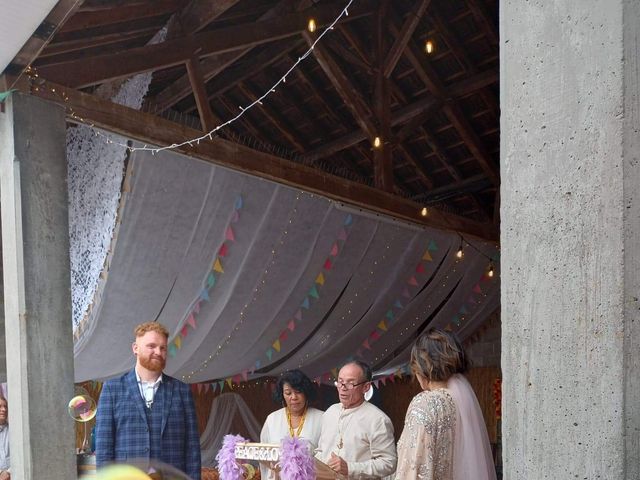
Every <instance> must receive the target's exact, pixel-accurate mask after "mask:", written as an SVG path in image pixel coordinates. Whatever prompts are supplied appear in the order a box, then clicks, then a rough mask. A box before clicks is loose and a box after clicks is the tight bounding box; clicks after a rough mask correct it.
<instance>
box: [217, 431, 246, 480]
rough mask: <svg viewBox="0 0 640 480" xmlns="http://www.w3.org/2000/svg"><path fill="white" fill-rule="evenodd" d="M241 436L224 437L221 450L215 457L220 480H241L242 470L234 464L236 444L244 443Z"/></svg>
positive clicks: (237, 464) (236, 463)
mask: <svg viewBox="0 0 640 480" xmlns="http://www.w3.org/2000/svg"><path fill="white" fill-rule="evenodd" d="M246 442H247V440H245V439H244V438H242V436H241V435H225V436H224V438H223V440H222V448H221V449H220V451H219V452H218V454H217V455H216V460H217V461H218V473H219V474H220V479H221V480H242V478H243V473H244V468H242V467H241V466H240V464H239V463H238V462H236V444H238V443H246Z"/></svg>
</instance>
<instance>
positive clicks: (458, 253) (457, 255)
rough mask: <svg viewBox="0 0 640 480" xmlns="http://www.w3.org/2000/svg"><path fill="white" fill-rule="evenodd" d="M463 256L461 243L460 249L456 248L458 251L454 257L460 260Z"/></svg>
mask: <svg viewBox="0 0 640 480" xmlns="http://www.w3.org/2000/svg"><path fill="white" fill-rule="evenodd" d="M463 256H464V250H462V243H460V248H458V251H457V252H456V257H458V258H462V257H463Z"/></svg>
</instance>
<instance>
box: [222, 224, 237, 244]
mask: <svg viewBox="0 0 640 480" xmlns="http://www.w3.org/2000/svg"><path fill="white" fill-rule="evenodd" d="M224 238H226V239H227V240H229V241H230V242H234V241H235V240H236V236H235V235H234V234H233V228H231V225H229V226H228V227H227V231H226V232H225V234H224Z"/></svg>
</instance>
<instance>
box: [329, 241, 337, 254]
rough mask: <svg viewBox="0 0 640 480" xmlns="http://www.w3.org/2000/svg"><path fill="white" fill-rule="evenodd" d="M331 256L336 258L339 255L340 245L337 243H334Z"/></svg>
mask: <svg viewBox="0 0 640 480" xmlns="http://www.w3.org/2000/svg"><path fill="white" fill-rule="evenodd" d="M330 255H331V256H332V257H335V256H337V255H338V244H337V243H334V244H333V247H331V253H330Z"/></svg>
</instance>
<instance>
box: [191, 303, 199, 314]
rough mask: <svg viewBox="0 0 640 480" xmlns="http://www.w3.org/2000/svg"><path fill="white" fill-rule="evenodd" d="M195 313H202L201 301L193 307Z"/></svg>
mask: <svg viewBox="0 0 640 480" xmlns="http://www.w3.org/2000/svg"><path fill="white" fill-rule="evenodd" d="M193 313H200V301H199V300H198V301H197V302H196V304H195V305H194V306H193Z"/></svg>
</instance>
